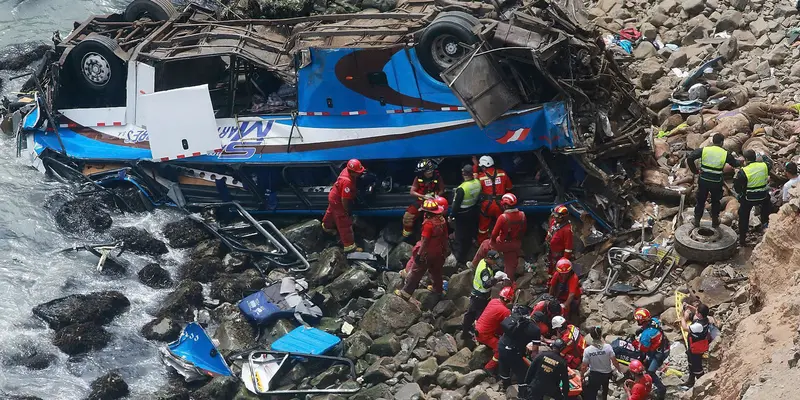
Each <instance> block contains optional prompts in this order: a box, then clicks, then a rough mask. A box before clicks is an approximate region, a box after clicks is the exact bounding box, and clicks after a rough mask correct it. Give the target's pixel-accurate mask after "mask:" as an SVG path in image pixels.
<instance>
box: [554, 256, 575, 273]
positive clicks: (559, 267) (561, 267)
mask: <svg viewBox="0 0 800 400" xmlns="http://www.w3.org/2000/svg"><path fill="white" fill-rule="evenodd" d="M570 271H572V261H570V260H568V259H566V258H562V259H560V260H558V262H557V263H556V272H558V273H559V274H566V273H568V272H570Z"/></svg>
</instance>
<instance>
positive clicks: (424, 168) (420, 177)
mask: <svg viewBox="0 0 800 400" xmlns="http://www.w3.org/2000/svg"><path fill="white" fill-rule="evenodd" d="M416 172H417V177H416V178H415V179H414V183H412V184H411V195H412V196H414V197H415V198H416V199H417V200H416V201H415V202H414V203H412V204H411V205H410V206H408V208H407V209H406V213H405V214H404V215H403V237H405V238H407V237H410V236H411V234H412V233H414V223H415V222H416V221H417V217H419V214H420V211H419V210H420V207H422V203H423V201H425V200H426V199H431V200H433V199H435V198H436V196H439V195H441V194H442V193H444V181H442V177H441V176H440V175H439V171H438V170H437V169H436V165H435V164H434V163H433V161H432V160H429V159H424V160H420V162H419V163H418V164H417V170H416Z"/></svg>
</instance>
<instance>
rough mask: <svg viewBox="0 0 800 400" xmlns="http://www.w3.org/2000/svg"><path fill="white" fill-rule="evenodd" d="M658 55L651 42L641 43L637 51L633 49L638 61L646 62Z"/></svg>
mask: <svg viewBox="0 0 800 400" xmlns="http://www.w3.org/2000/svg"><path fill="white" fill-rule="evenodd" d="M656 55H658V51H657V50H656V47H655V46H653V44H652V43H650V42H640V43H639V45H638V46H636V48H635V49H633V56H634V57H636V59H637V60H646V59H648V58H650V57H654V56H656Z"/></svg>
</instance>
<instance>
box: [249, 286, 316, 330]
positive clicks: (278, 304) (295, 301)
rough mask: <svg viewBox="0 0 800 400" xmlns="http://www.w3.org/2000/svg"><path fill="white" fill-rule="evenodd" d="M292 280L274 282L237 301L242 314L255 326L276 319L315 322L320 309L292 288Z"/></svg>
mask: <svg viewBox="0 0 800 400" xmlns="http://www.w3.org/2000/svg"><path fill="white" fill-rule="evenodd" d="M294 287H295V285H294V282H291V284H285V283H284V282H275V283H273V284H271V285H269V286H267V287H265V288H264V289H261V290H259V291H258V292H255V293H253V294H251V295H249V296H247V297H245V298H244V299H242V301H240V302H239V309H240V310H241V311H242V314H244V316H245V317H246V318H247V319H248V320H249V321H250V322H252V323H253V324H255V325H256V326H260V325H266V324H269V323H271V322H273V321H276V320H278V319H294V320H297V322H298V323H300V324H304V323H307V324H315V323H316V322H318V321H319V319H321V318H322V310H321V309H320V308H319V307H318V306H317V305H315V304H314V303H313V302H312V301H311V299H310V298H309V297H308V296H307V295H305V294H301V293H298V292H297V290H295V289H294Z"/></svg>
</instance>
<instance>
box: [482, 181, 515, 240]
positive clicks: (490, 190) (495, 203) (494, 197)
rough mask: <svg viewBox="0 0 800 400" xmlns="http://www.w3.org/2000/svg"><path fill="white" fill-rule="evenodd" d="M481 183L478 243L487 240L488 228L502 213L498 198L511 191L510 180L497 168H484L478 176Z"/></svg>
mask: <svg viewBox="0 0 800 400" xmlns="http://www.w3.org/2000/svg"><path fill="white" fill-rule="evenodd" d="M478 180H479V181H480V183H481V198H482V199H483V200H482V201H481V208H480V215H479V216H478V242H483V241H484V240H486V239H488V238H489V228H491V225H492V223H493V222H494V220H495V219H496V218H497V217H498V216H500V214H502V213H503V209H502V208H501V207H500V198H502V197H503V195H504V194H506V193H508V192H509V191H510V190H511V187H512V186H511V179H510V178H509V177H508V176H507V175H506V172H505V171H503V170H502V169H499V168H494V167H490V168H486V170H485V171H483V172H480V173H479V174H478Z"/></svg>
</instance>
